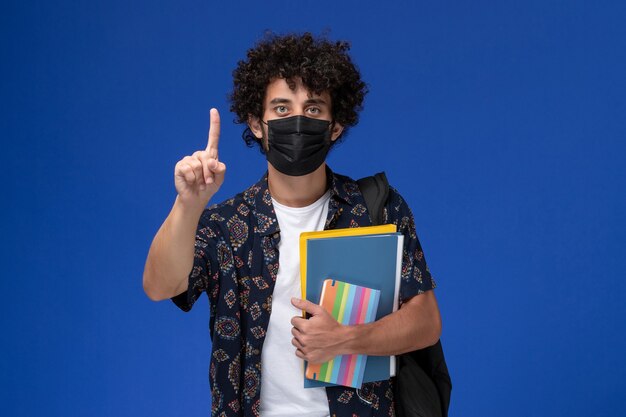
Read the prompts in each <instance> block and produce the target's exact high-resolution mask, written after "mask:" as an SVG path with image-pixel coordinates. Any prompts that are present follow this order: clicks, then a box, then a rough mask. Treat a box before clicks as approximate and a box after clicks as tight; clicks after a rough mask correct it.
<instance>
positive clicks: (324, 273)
mask: <svg viewBox="0 0 626 417" xmlns="http://www.w3.org/2000/svg"><path fill="white" fill-rule="evenodd" d="M403 243H404V237H403V235H402V234H401V233H396V226H395V225H393V224H391V225H382V226H371V227H359V228H350V229H334V230H324V231H320V232H306V233H302V234H301V235H300V277H301V284H302V298H303V299H307V300H309V301H312V302H314V303H317V304H319V303H320V299H321V292H322V286H323V283H324V281H325V280H327V279H329V278H330V279H334V280H337V281H342V282H346V283H350V284H352V285H357V286H361V287H367V288H371V289H374V290H378V291H380V298H379V302H378V309H377V311H376V316H375V319H374V320H379V319H380V318H382V317H384V316H386V315H388V314H391V313H392V312H394V311H396V310H397V308H398V297H399V290H400V273H401V269H402V247H403ZM306 367H308V364H307V363H305V369H306ZM395 367H396V366H395V357H394V356H368V358H367V361H366V366H365V369H364V372H363V380H362V382H364V383H365V382H373V381H381V380H386V379H389V377H390V376H393V375H395ZM332 385H338V384H333V383H330V382H323V381H317V380H313V379H309V378H307V377H306V375H305V378H304V387H305V388H313V387H324V386H332ZM339 385H340V384H339Z"/></svg>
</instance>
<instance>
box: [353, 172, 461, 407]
mask: <svg viewBox="0 0 626 417" xmlns="http://www.w3.org/2000/svg"><path fill="white" fill-rule="evenodd" d="M357 183H358V184H359V188H360V189H361V193H362V194H363V197H364V198H365V204H366V205H367V208H368V211H369V213H370V216H371V219H372V224H373V225H378V224H381V223H382V220H383V208H384V207H385V204H386V203H387V199H388V197H389V182H388V181H387V177H386V176H385V173H384V172H380V173H378V174H376V175H374V176H372V177H365V178H361V179H360V180H358V181H357ZM396 358H397V359H396V366H397V369H396V377H395V384H394V398H395V403H396V404H395V405H396V416H398V417H447V416H448V406H449V405H450V393H451V391H452V381H451V380H450V374H449V373H448V366H447V365H446V360H445V358H444V356H443V348H442V347H441V340H439V341H437V343H436V344H434V345H433V346H429V347H427V348H424V349H420V350H414V351H413V352H407V353H404V354H402V355H398V356H397V357H396Z"/></svg>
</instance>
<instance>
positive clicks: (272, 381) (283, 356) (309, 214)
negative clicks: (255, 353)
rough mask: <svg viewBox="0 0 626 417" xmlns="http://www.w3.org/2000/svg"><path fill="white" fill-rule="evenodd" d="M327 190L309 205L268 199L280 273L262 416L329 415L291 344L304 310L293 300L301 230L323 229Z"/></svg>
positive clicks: (264, 357) (264, 360)
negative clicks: (273, 214) (295, 318)
mask: <svg viewBox="0 0 626 417" xmlns="http://www.w3.org/2000/svg"><path fill="white" fill-rule="evenodd" d="M329 201H330V191H328V192H327V193H326V194H324V196H322V198H320V199H319V200H317V201H316V202H314V203H313V204H311V205H310V206H307V207H297V208H296V207H287V206H284V205H282V204H280V203H278V202H276V200H274V199H272V204H273V205H274V210H275V212H276V219H277V220H278V225H279V227H280V243H279V244H278V253H279V258H278V263H279V268H278V275H277V277H276V283H275V287H274V293H273V296H272V314H271V315H270V322H269V326H268V328H267V333H266V335H265V342H264V343H263V349H262V351H261V368H262V375H263V376H262V378H261V403H260V406H261V407H260V408H261V410H260V411H261V417H293V416H299V417H327V416H328V415H329V411H328V399H327V397H326V389H325V388H307V389H304V361H303V360H302V359H300V358H298V357H297V356H296V348H295V347H294V346H293V345H292V344H291V339H292V338H293V336H292V334H291V328H292V326H291V318H292V317H293V316H299V315H301V314H302V311H301V310H298V309H297V308H295V307H294V306H293V305H292V304H291V297H297V298H301V296H302V293H301V291H300V252H299V240H300V233H302V232H310V231H314V230H323V229H324V224H325V223H326V217H327V215H328V202H329Z"/></svg>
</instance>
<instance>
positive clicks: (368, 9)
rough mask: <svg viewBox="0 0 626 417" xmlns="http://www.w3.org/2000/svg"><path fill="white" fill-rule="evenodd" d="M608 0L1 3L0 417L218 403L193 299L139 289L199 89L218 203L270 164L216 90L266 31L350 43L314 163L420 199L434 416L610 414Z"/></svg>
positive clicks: (618, 142)
mask: <svg viewBox="0 0 626 417" xmlns="http://www.w3.org/2000/svg"><path fill="white" fill-rule="evenodd" d="M625 4H626V3H624V2H618V1H612V2H611V1H606V2H591V1H587V2H585V1H546V0H541V1H525V2H519V1H510V0H505V1H473V2H452V1H442V2H423V1H420V2H417V3H416V2H389V3H382V2H378V3H371V4H369V3H364V2H362V1H343V2H332V1H325V0H321V1H317V2H310V3H301V2H289V1H282V2H281V1H264V2H260V1H257V2H249V3H241V2H235V1H227V2H219V3H216V2H207V1H154V0H153V1H145V0H137V1H128V0H125V1H121V0H107V1H101V0H94V1H89V2H86V1H85V2H78V1H75V2H71V1H24V0H22V1H17V0H9V1H4V2H3V6H2V13H0V34H1V36H0V48H1V62H0V66H1V67H0V68H1V76H0V93H1V98H2V99H1V100H0V135H1V139H2V148H1V149H2V150H1V152H0V169H1V170H2V171H1V174H2V178H3V179H4V186H5V187H6V188H4V192H3V193H2V195H3V197H2V202H3V203H2V206H1V207H2V213H1V219H2V222H1V225H2V226H1V230H0V232H1V235H2V240H3V243H4V244H3V249H2V251H1V254H0V256H1V262H2V269H1V274H2V279H1V282H0V290H1V291H2V294H3V302H2V306H1V307H0V309H1V310H0V320H1V326H2V332H1V333H2V336H1V338H2V340H1V343H0V348H1V349H2V352H1V355H0V375H1V378H2V387H1V388H2V389H0V401H1V403H0V409H2V410H3V411H2V414H3V415H7V416H35V415H41V416H86V415H89V416H92V417H96V416H178V415H189V416H201V415H208V414H209V413H210V393H209V386H208V365H209V357H210V340H209V335H208V305H207V301H206V297H203V298H202V301H200V302H199V303H198V304H196V306H195V307H194V309H193V311H192V312H190V313H188V314H183V313H182V312H181V311H179V310H178V309H177V308H176V307H175V306H174V305H173V303H171V302H167V301H166V302H162V303H154V302H152V301H150V300H149V299H148V298H147V297H146V296H145V294H144V293H143V289H142V271H143V265H144V261H145V257H146V254H147V251H148V248H149V245H150V242H151V239H152V237H153V235H154V233H155V232H156V231H157V229H158V227H159V225H160V224H161V222H162V221H163V219H164V218H165V217H166V215H167V213H168V212H169V209H170V208H171V205H172V203H173V200H174V197H175V190H174V184H173V170H174V165H175V163H176V161H178V160H179V159H181V158H182V157H183V156H185V155H188V154H191V153H192V152H193V151H195V150H198V149H202V148H203V147H204V146H205V143H206V133H207V129H208V111H209V108H210V107H217V108H218V109H219V110H220V111H221V115H222V120H223V127H222V136H221V141H220V156H221V158H222V159H223V160H224V161H225V162H226V163H227V164H228V172H227V178H226V182H225V184H224V186H223V188H222V190H220V193H219V195H217V196H216V200H222V199H225V198H227V197H229V196H231V195H233V194H235V193H236V192H238V191H240V190H242V189H243V188H244V187H246V186H247V185H249V184H250V183H252V182H254V181H256V180H257V179H258V178H259V177H260V176H261V174H262V172H263V171H264V166H265V162H264V160H263V157H262V156H261V155H260V154H259V152H258V151H256V150H254V149H247V148H246V147H245V146H244V144H243V141H242V140H241V138H240V134H241V130H242V127H241V126H237V125H234V124H232V123H230V121H231V120H232V119H233V118H234V116H233V115H232V114H230V113H229V112H228V104H227V101H226V95H227V94H228V92H229V91H230V88H231V71H232V70H233V68H234V67H235V65H236V62H237V61H238V60H239V59H241V58H243V57H244V55H245V51H246V49H247V48H248V47H250V46H251V45H252V44H253V43H254V42H255V41H256V40H258V39H259V38H260V37H261V36H262V34H263V32H264V30H266V29H272V30H275V31H278V32H284V31H293V30H296V31H303V30H311V31H313V32H315V33H325V32H329V33H330V37H331V38H333V39H348V40H351V41H352V44H353V48H352V55H353V58H354V60H355V62H356V63H357V64H358V66H359V67H360V69H361V71H362V75H363V77H364V79H365V80H366V81H367V83H368V84H369V86H370V90H371V93H370V94H369V95H368V97H367V99H366V102H365V110H364V111H363V113H362V117H361V123H360V124H359V125H358V126H357V127H356V128H354V129H353V130H352V132H350V134H349V136H348V137H347V138H346V141H345V143H344V144H342V145H341V146H340V147H338V148H337V149H335V151H334V152H333V153H332V154H331V156H330V159H329V164H330V166H331V167H332V168H333V169H334V170H335V171H337V172H342V173H347V174H350V175H351V176H353V177H359V176H363V175H368V174H371V173H373V172H377V171H380V170H386V171H387V173H388V176H389V178H390V180H391V182H392V183H393V184H394V185H395V186H396V188H398V189H399V190H400V191H401V192H402V193H403V195H404V196H405V197H406V199H407V200H408V202H409V203H410V205H411V207H412V208H413V211H414V213H415V216H416V222H417V229H418V233H419V235H420V239H421V241H422V245H423V247H424V251H425V253H426V258H427V260H428V263H429V266H430V269H431V271H432V273H433V275H434V276H435V278H436V279H437V282H438V289H437V290H436V291H437V296H438V299H439V302H440V308H441V311H442V315H443V319H444V330H443V342H444V347H445V351H446V354H447V359H448V364H449V367H450V371H451V373H452V377H453V381H454V390H453V397H452V405H451V409H450V415H451V416H477V417H482V416H520V417H521V416H524V417H527V416H555V415H559V416H616V415H622V414H623V413H624V412H625V410H626V407H625V403H626V400H624V392H625V391H626V389H625V388H626V383H625V382H624V381H625V379H626V359H625V353H626V338H625V336H624V328H625V327H626V326H624V324H625V318H626V307H625V304H626V303H625V301H624V300H625V298H626V297H625V296H626V279H625V277H626V274H625V273H626V256H624V248H625V244H626V218H625V213H626V193H625V190H626V167H625V164H624V160H625V159H626V158H625V156H626V145H625V139H626V117H625V115H626V106H625V100H626V98H625V97H626V76H625V74H626V25H625V24H624V22H625V21H626V6H625Z"/></svg>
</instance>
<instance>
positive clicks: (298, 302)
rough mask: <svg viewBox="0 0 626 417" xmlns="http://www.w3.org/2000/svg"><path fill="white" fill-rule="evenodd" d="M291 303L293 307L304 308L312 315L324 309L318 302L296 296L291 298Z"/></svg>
mask: <svg viewBox="0 0 626 417" xmlns="http://www.w3.org/2000/svg"><path fill="white" fill-rule="evenodd" d="M291 304H293V306H294V307H296V308H299V309H300V310H304V311H306V312H307V313H309V314H311V315H313V316H316V315H318V314H320V313H321V312H322V311H323V310H324V309H323V308H322V307H321V306H320V305H318V304H315V303H312V302H311V301H309V300H302V299H300V298H296V297H292V298H291Z"/></svg>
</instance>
